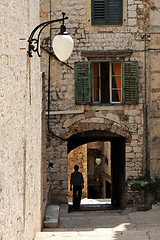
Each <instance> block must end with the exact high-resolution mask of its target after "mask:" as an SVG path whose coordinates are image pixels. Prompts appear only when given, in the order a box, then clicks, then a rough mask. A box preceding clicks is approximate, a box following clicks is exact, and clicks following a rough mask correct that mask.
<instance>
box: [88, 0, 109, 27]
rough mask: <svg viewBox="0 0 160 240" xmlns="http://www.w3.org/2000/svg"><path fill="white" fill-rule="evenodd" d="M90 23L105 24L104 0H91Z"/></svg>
mask: <svg viewBox="0 0 160 240" xmlns="http://www.w3.org/2000/svg"><path fill="white" fill-rule="evenodd" d="M91 3H92V6H91V8H92V24H106V1H105V0H92V2H91Z"/></svg>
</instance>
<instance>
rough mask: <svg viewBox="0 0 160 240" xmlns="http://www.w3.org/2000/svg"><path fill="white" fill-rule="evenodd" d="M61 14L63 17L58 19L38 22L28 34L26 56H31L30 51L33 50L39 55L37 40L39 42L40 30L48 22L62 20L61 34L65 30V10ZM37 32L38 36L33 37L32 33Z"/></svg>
mask: <svg viewBox="0 0 160 240" xmlns="http://www.w3.org/2000/svg"><path fill="white" fill-rule="evenodd" d="M62 16H63V18H60V19H56V20H51V21H47V22H43V23H41V24H39V25H38V26H36V27H35V28H34V29H33V31H32V32H31V34H30V36H29V39H28V42H29V46H28V52H27V53H28V56H29V57H33V55H32V51H33V52H37V55H38V57H41V55H40V53H39V42H40V34H41V32H42V30H43V29H44V28H45V27H47V26H48V25H49V24H52V23H55V22H62V25H61V32H60V33H61V34H63V32H65V30H66V27H65V26H64V20H67V19H68V17H65V12H62ZM38 30H39V32H38V36H37V38H33V37H34V34H35V33H36V32H37V31H38Z"/></svg>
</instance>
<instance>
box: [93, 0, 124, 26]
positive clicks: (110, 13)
mask: <svg viewBox="0 0 160 240" xmlns="http://www.w3.org/2000/svg"><path fill="white" fill-rule="evenodd" d="M91 3H92V6H91V8H92V24H97V25H98V24H100V25H101V24H116V25H117V24H122V19H123V0H91Z"/></svg>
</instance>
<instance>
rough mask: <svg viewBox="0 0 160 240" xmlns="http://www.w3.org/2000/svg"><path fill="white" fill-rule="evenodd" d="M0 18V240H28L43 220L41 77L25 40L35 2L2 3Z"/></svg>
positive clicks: (36, 18)
mask: <svg viewBox="0 0 160 240" xmlns="http://www.w3.org/2000/svg"><path fill="white" fill-rule="evenodd" d="M0 22H1V28H0V36H1V37H0V43H1V55H0V119H1V120H0V129H1V139H0V209H1V211H0V219H1V220H0V239H1V240H8V239H10V240H15V239H16V240H31V239H33V238H34V236H35V233H36V231H40V230H41V223H42V199H43V198H42V188H43V187H42V185H41V179H42V177H41V171H42V162H41V128H42V125H41V113H42V105H41V102H42V101H41V99H42V94H41V89H42V80H41V75H40V61H39V59H38V58H37V56H34V57H33V58H32V59H29V57H28V56H27V50H28V43H27V40H28V37H29V35H30V33H31V31H32V30H33V28H34V27H35V26H36V25H38V23H39V1H38V0H24V1H17V0H11V1H5V0H4V1H1V9H0Z"/></svg>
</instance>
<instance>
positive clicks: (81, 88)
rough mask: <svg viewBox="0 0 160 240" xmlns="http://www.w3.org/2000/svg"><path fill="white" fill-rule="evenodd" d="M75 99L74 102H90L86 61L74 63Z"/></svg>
mask: <svg viewBox="0 0 160 240" xmlns="http://www.w3.org/2000/svg"><path fill="white" fill-rule="evenodd" d="M74 70H75V101H76V104H89V103H91V86H90V76H89V75H90V70H89V63H88V62H79V63H75V68H74Z"/></svg>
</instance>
